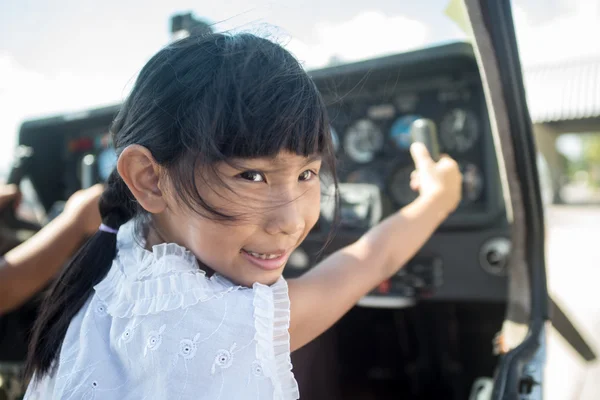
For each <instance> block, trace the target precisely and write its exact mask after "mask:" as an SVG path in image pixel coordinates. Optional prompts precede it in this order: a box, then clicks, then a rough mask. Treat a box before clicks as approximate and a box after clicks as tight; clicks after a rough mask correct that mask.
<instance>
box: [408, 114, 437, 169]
mask: <svg viewBox="0 0 600 400" xmlns="http://www.w3.org/2000/svg"><path fill="white" fill-rule="evenodd" d="M410 136H411V138H412V141H413V143H415V142H421V143H423V144H424V145H425V147H426V148H427V150H428V151H429V154H430V155H431V158H432V159H433V161H438V160H439V159H440V145H439V142H438V135H437V127H436V125H435V122H433V121H432V120H430V119H427V118H420V119H417V120H415V121H413V123H412V124H410Z"/></svg>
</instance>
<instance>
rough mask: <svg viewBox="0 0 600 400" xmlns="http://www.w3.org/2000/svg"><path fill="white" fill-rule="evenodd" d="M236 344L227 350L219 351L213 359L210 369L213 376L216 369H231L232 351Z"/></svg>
mask: <svg viewBox="0 0 600 400" xmlns="http://www.w3.org/2000/svg"><path fill="white" fill-rule="evenodd" d="M236 346H237V344H235V343H234V344H233V346H231V348H230V349H229V350H225V349H221V350H219V351H218V352H217V356H216V357H215V361H214V362H213V365H212V368H211V370H210V372H211V373H212V374H214V373H215V372H216V371H217V367H219V368H221V369H225V368H229V367H231V364H232V363H233V351H234V350H235V348H236Z"/></svg>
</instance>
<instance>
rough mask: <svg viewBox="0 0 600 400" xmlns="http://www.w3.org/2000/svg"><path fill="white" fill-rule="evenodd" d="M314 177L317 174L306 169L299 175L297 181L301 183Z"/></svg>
mask: <svg viewBox="0 0 600 400" xmlns="http://www.w3.org/2000/svg"><path fill="white" fill-rule="evenodd" d="M315 175H317V174H316V173H315V172H314V171H311V170H309V169H307V170H306V171H304V172H303V173H301V174H300V176H299V177H298V179H299V180H301V181H309V180H311V179H312V178H313V177H314V176H315Z"/></svg>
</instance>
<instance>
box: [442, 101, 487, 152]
mask: <svg viewBox="0 0 600 400" xmlns="http://www.w3.org/2000/svg"><path fill="white" fill-rule="evenodd" d="M478 138H479V121H478V120H477V116H476V115H475V114H474V113H473V112H472V111H469V110H465V109H462V108H455V109H454V110H452V111H450V112H448V113H447V114H446V115H445V116H444V118H443V119H442V122H441V124H440V141H441V142H442V144H443V146H444V148H445V149H446V150H447V151H457V152H459V153H463V152H465V151H467V150H469V149H470V148H471V147H473V145H474V144H475V142H476V141H477V139H478Z"/></svg>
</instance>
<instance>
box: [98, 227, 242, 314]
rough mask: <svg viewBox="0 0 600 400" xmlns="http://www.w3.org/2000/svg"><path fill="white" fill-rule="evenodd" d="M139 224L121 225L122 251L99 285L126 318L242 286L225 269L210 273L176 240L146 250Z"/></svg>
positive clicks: (101, 294) (114, 311)
mask: <svg viewBox="0 0 600 400" xmlns="http://www.w3.org/2000/svg"><path fill="white" fill-rule="evenodd" d="M134 224H135V222H134V221H130V222H128V223H127V224H125V225H123V226H122V227H121V229H119V233H118V235H117V257H116V258H115V260H114V261H113V264H112V266H111V269H110V271H109V272H108V274H107V276H106V278H104V279H103V280H102V281H101V282H100V283H99V284H97V285H96V286H95V287H94V289H95V291H96V294H97V295H98V297H99V298H100V299H101V300H102V301H103V302H104V303H105V304H106V309H107V312H108V313H109V314H110V315H112V316H114V317H118V318H125V317H131V316H133V315H148V314H156V313H159V312H161V311H170V310H175V309H178V308H187V307H190V306H193V305H195V304H197V303H199V302H204V301H208V300H211V299H215V298H219V297H221V296H223V295H225V294H227V293H229V292H232V291H235V290H238V289H239V288H241V286H236V285H234V284H233V282H231V281H229V280H228V279H227V278H225V277H223V276H221V275H219V274H214V275H213V276H212V277H211V278H208V277H207V276H206V273H205V272H204V271H203V270H201V269H200V268H199V266H198V262H197V261H196V257H195V256H194V255H193V254H192V253H191V252H189V251H188V250H186V249H185V248H183V247H181V246H179V245H177V244H175V243H163V244H159V245H156V246H153V248H152V251H148V250H146V249H145V248H144V247H145V241H144V240H143V238H141V237H139V236H138V235H136V233H135V226H134Z"/></svg>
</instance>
